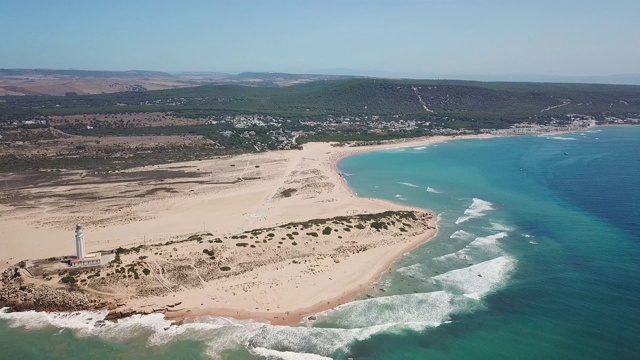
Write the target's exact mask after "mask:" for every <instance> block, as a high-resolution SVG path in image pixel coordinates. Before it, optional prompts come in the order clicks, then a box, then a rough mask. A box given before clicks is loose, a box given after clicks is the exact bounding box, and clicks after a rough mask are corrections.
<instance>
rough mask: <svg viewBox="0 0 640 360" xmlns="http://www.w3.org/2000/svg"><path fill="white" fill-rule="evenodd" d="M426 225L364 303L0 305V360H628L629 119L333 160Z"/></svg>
mask: <svg viewBox="0 0 640 360" xmlns="http://www.w3.org/2000/svg"><path fill="white" fill-rule="evenodd" d="M339 168H340V170H341V171H342V172H343V173H344V174H345V176H346V178H347V181H348V183H349V185H350V186H351V187H352V188H353V189H354V191H356V192H357V193H358V195H359V196H367V197H376V198H382V199H387V200H392V201H395V202H400V203H406V204H410V205H414V206H418V207H423V208H428V209H432V210H434V211H435V212H436V213H438V214H439V218H440V222H439V234H438V236H437V237H436V238H434V239H433V240H431V241H429V242H428V243H426V244H424V245H423V246H421V247H419V248H418V249H416V250H415V251H413V252H411V253H410V254H408V255H407V256H405V257H404V258H403V259H402V260H400V261H399V262H398V263H397V264H396V265H395V267H394V269H393V271H391V272H389V273H388V274H387V275H385V276H384V277H383V279H382V280H381V282H380V283H379V284H376V285H375V286H374V287H373V288H372V289H370V291H368V293H369V294H370V295H373V296H374V297H373V298H370V299H368V298H365V297H363V298H362V299H360V300H356V301H354V302H351V303H349V304H345V305H343V306H340V307H338V308H336V309H334V310H329V311H326V312H323V313H320V314H318V321H317V322H315V323H314V324H313V326H312V325H306V324H303V325H300V326H295V327H280V326H270V325H265V324H259V323H254V322H239V321H232V320H229V319H220V318H202V319H201V320H200V321H199V322H197V323H192V324H185V325H181V326H177V325H172V324H170V323H168V322H166V321H165V320H164V319H162V317H161V316H156V315H152V316H144V317H134V318H131V319H128V320H125V321H124V322H121V323H119V324H112V323H107V324H106V325H104V326H96V324H95V322H96V321H97V320H99V319H101V318H102V317H104V315H105V314H103V313H88V312H86V313H84V312H83V313H76V314H42V313H20V314H7V313H0V358H2V359H66V358H71V357H75V356H76V355H77V354H78V353H82V356H83V357H87V358H92V359H129V358H131V359H200V358H222V359H255V358H258V359H265V358H267V359H325V358H338V359H347V358H353V359H640V300H639V299H638V298H639V297H640V127H601V128H594V129H590V130H588V131H584V132H581V133H571V134H562V135H552V136H530V137H508V138H493V139H482V140H477V139H474V140H455V141H449V142H445V143H440V144H434V145H429V146H415V147H407V148H399V149H392V150H384V151H378V152H373V153H365V154H359V155H355V156H352V157H349V158H346V159H344V160H343V161H342V162H341V163H340V164H339Z"/></svg>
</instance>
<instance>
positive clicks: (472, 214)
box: [456, 198, 494, 224]
mask: <svg viewBox="0 0 640 360" xmlns="http://www.w3.org/2000/svg"><path fill="white" fill-rule="evenodd" d="M490 210H494V208H493V204H492V203H490V202H488V201H485V200H482V199H478V198H473V201H472V203H471V206H469V208H468V209H467V210H465V211H464V215H463V216H460V217H459V218H458V220H456V224H460V223H463V222H465V221H467V220H470V219H475V218H479V217H482V216H484V215H485V213H486V212H487V211H490Z"/></svg>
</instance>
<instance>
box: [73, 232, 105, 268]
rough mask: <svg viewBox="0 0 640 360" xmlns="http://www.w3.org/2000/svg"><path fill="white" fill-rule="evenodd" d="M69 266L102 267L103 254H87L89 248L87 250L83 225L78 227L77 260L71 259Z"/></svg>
mask: <svg viewBox="0 0 640 360" xmlns="http://www.w3.org/2000/svg"><path fill="white" fill-rule="evenodd" d="M69 265H71V266H73V267H84V266H100V265H102V253H101V252H97V253H93V254H87V248H85V246H84V234H83V233H82V225H80V224H78V225H76V258H75V259H70V260H69Z"/></svg>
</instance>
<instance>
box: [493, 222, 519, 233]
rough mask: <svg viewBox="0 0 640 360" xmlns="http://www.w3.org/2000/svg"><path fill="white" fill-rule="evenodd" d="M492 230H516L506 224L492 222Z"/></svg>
mask: <svg viewBox="0 0 640 360" xmlns="http://www.w3.org/2000/svg"><path fill="white" fill-rule="evenodd" d="M491 230H495V231H513V230H515V229H514V228H513V227H511V226H508V225H504V224H500V223H497V222H492V223H491Z"/></svg>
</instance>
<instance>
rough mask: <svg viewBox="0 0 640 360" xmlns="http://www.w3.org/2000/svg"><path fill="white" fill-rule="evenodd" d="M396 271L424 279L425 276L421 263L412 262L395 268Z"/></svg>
mask: <svg viewBox="0 0 640 360" xmlns="http://www.w3.org/2000/svg"><path fill="white" fill-rule="evenodd" d="M396 271H397V272H399V273H400V274H402V275H404V276H407V277H410V278H414V279H426V277H425V274H426V269H425V268H424V266H423V265H422V264H413V265H408V266H404V267H401V268H399V269H397V270H396Z"/></svg>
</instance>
